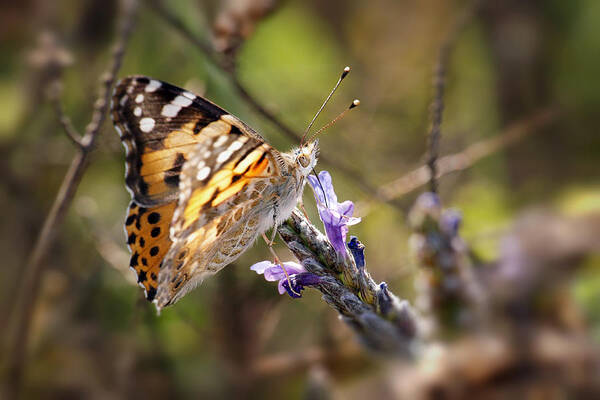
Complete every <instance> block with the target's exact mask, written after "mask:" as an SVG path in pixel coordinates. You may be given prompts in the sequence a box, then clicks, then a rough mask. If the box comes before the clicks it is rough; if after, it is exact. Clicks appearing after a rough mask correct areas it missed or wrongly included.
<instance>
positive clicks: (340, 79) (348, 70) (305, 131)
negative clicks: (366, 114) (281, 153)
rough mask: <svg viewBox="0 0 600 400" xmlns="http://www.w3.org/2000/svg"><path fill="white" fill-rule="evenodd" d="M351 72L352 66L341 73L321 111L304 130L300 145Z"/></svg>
mask: <svg viewBox="0 0 600 400" xmlns="http://www.w3.org/2000/svg"><path fill="white" fill-rule="evenodd" d="M349 73H350V67H346V68H344V70H343V71H342V74H341V75H340V78H339V79H338V81H337V83H336V84H335V86H334V88H333V90H331V92H330V93H329V96H327V98H326V99H325V101H324V102H323V104H322V105H321V108H319V111H317V113H316V114H315V116H314V117H313V119H312V121H310V124H308V127H307V128H306V129H305V130H304V134H303V135H302V140H300V145H302V144H303V143H304V139H305V138H306V135H307V134H308V131H310V128H312V126H313V124H314V123H315V121H316V120H317V117H318V116H319V114H321V111H323V109H324V108H325V105H326V104H327V103H328V102H329V99H331V96H333V94H334V93H335V91H336V90H337V88H338V86H340V83H342V81H343V80H344V78H345V77H346V76H347V75H348V74H349Z"/></svg>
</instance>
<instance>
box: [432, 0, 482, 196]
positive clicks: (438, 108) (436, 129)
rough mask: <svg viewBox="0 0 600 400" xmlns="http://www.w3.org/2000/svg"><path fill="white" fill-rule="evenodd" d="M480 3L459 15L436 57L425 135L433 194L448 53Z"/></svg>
mask: <svg viewBox="0 0 600 400" xmlns="http://www.w3.org/2000/svg"><path fill="white" fill-rule="evenodd" d="M479 3H480V1H479V0H474V1H473V2H472V3H471V4H470V5H468V6H467V9H466V10H465V11H464V12H463V13H462V14H461V16H460V17H459V18H458V19H457V20H456V23H455V24H454V25H453V27H452V29H451V30H450V32H449V33H448V35H447V36H446V37H445V39H444V41H443V43H442V45H441V46H440V51H439V55H438V60H437V64H436V66H435V70H434V77H433V86H434V92H435V94H434V97H433V100H432V102H431V105H430V108H429V110H430V120H431V125H430V128H429V134H428V135H427V140H428V142H429V143H428V153H429V154H428V157H427V167H428V168H429V190H430V191H431V192H433V193H437V175H438V172H437V169H438V166H437V159H438V156H439V151H440V150H439V147H440V143H439V142H440V135H441V127H442V117H443V112H444V90H445V88H446V71H447V69H448V59H449V58H450V53H452V50H454V46H455V45H456V40H457V38H458V36H459V34H460V33H461V32H462V31H463V29H464V27H465V26H466V25H467V23H469V22H470V21H471V19H472V17H473V15H474V14H475V12H476V11H477V9H478V6H479Z"/></svg>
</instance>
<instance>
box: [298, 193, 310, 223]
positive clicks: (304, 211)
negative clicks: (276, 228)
mask: <svg viewBox="0 0 600 400" xmlns="http://www.w3.org/2000/svg"><path fill="white" fill-rule="evenodd" d="M298 207H299V208H300V210H302V213H303V214H304V216H305V217H306V219H307V220H309V221H310V218H308V213H307V212H306V208H304V200H302V197H301V198H300V200H299V201H298Z"/></svg>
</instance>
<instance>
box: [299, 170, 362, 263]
mask: <svg viewBox="0 0 600 400" xmlns="http://www.w3.org/2000/svg"><path fill="white" fill-rule="evenodd" d="M307 179H308V183H309V184H310V187H311V188H312V190H313V193H314V194H315V199H316V201H317V209H318V210H319V217H320V218H321V221H323V225H325V232H326V233H327V237H328V238H329V242H330V243H331V244H332V245H333V248H334V249H335V250H336V251H337V252H338V254H341V255H343V256H345V255H346V235H347V234H348V226H349V225H355V224H358V223H359V222H360V218H357V217H353V216H352V214H353V213H354V203H352V202H351V201H350V200H346V201H344V202H343V203H338V200H337V196H336V194H335V191H334V190H333V185H332V183H331V175H329V172H327V171H321V172H320V173H319V179H318V180H317V178H316V177H315V176H312V175H308V177H307ZM319 181H320V182H321V184H319ZM321 185H323V187H321Z"/></svg>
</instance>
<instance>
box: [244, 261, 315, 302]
mask: <svg viewBox="0 0 600 400" xmlns="http://www.w3.org/2000/svg"><path fill="white" fill-rule="evenodd" d="M283 267H284V268H285V271H284V270H283V268H281V266H280V265H277V264H273V263H272V262H271V261H261V262H258V263H256V264H254V265H253V266H251V267H250V269H251V270H253V271H255V272H256V273H257V274H262V275H264V277H265V280H267V281H269V282H275V281H279V283H278V285H277V288H278V290H279V294H284V293H285V292H287V294H289V295H290V297H292V298H294V299H296V298H299V297H302V294H301V293H302V291H303V290H304V287H305V286H312V285H316V284H318V283H319V282H320V278H319V276H317V275H315V274H311V273H310V272H307V271H306V269H304V267H303V266H302V265H300V264H298V263H295V262H293V261H289V262H284V263H283ZM285 272H287V273H288V275H289V277H290V279H289V281H288V278H287V276H286V275H285ZM290 282H291V284H292V286H291V288H290Z"/></svg>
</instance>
